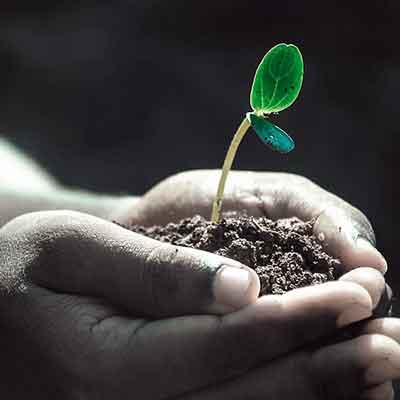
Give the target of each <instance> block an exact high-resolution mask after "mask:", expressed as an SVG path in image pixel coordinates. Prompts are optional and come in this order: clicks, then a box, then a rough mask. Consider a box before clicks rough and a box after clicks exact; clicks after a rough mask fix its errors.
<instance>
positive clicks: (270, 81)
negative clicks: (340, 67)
mask: <svg viewBox="0 0 400 400" xmlns="http://www.w3.org/2000/svg"><path fill="white" fill-rule="evenodd" d="M303 75H304V64H303V57H302V55H301V53H300V50H299V49H298V48H297V47H296V46H295V45H293V44H285V43H280V44H278V45H276V46H274V47H273V48H272V49H271V50H269V51H268V53H267V54H266V55H265V56H264V58H263V59H262V61H261V63H260V65H259V66H258V68H257V71H256V74H255V77H254V81H253V85H252V88H251V94H250V104H251V107H252V108H253V110H254V111H257V112H258V113H259V114H261V113H262V114H270V113H273V112H279V111H282V110H284V109H285V108H287V107H289V106H290V105H291V104H293V102H294V101H295V100H296V98H297V96H298V95H299V92H300V89H301V85H302V83H303Z"/></svg>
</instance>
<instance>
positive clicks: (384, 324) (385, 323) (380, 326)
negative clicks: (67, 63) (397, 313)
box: [361, 318, 400, 343]
mask: <svg viewBox="0 0 400 400" xmlns="http://www.w3.org/2000/svg"><path fill="white" fill-rule="evenodd" d="M361 333H363V334H373V333H377V334H381V335H385V336H388V337H390V338H391V339H393V340H395V341H396V342H397V343H400V319H399V318H377V319H373V320H371V321H368V322H367V323H365V324H363V327H362V329H361Z"/></svg>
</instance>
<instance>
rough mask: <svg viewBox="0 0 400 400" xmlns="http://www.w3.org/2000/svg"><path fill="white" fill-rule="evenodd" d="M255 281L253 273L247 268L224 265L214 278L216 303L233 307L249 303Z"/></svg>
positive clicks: (236, 307)
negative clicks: (251, 288)
mask: <svg viewBox="0 0 400 400" xmlns="http://www.w3.org/2000/svg"><path fill="white" fill-rule="evenodd" d="M253 281H254V276H253V274H252V273H251V271H249V270H247V269H246V268H239V267H231V266H229V265H222V266H221V267H220V269H219V270H218V272H217V275H216V277H215V280H214V297H215V301H216V303H217V304H218V305H221V306H225V307H228V308H232V309H238V308H240V307H243V306H244V305H246V304H249V297H250V295H251V294H250V293H249V292H250V287H251V285H252V283H253Z"/></svg>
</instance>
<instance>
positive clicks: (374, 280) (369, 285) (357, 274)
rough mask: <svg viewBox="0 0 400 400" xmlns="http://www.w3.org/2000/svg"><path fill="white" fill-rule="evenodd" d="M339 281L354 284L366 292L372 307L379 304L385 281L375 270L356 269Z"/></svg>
mask: <svg viewBox="0 0 400 400" xmlns="http://www.w3.org/2000/svg"><path fill="white" fill-rule="evenodd" d="M339 280H340V281H344V282H354V283H357V284H359V285H360V286H362V287H363V288H364V289H365V290H367V291H368V293H369V295H370V296H371V299H372V307H373V308H374V309H375V308H376V307H377V305H378V304H379V302H380V300H381V297H382V294H383V293H384V291H385V289H386V284H385V279H384V278H383V276H382V274H380V273H379V272H378V271H377V270H376V269H373V268H356V269H354V270H352V271H350V272H347V273H346V274H344V275H342V276H341V277H340V278H339Z"/></svg>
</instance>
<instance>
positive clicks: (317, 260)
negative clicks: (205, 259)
mask: <svg viewBox="0 0 400 400" xmlns="http://www.w3.org/2000/svg"><path fill="white" fill-rule="evenodd" d="M313 226H314V221H313V220H311V221H307V222H303V221H301V220H299V219H298V218H287V219H280V220H277V221H272V220H270V219H267V218H265V217H260V218H254V217H248V216H239V217H238V216H235V217H226V218H223V219H221V221H220V222H219V223H218V224H214V223H211V222H210V221H207V220H205V219H204V218H203V217H200V216H194V217H192V218H187V219H184V220H182V221H180V222H179V223H169V224H168V225H166V226H153V227H148V228H146V227H143V226H138V225H132V226H125V228H127V229H130V230H131V231H134V232H137V233H140V234H143V235H146V236H148V237H151V238H154V239H157V240H160V241H162V242H167V243H172V244H175V245H179V246H186V247H192V248H195V249H200V250H206V251H209V252H212V253H215V254H219V255H222V256H226V257H229V258H233V259H235V260H237V261H240V262H241V263H243V264H245V265H247V266H249V267H251V268H253V269H254V270H255V271H256V272H257V274H258V275H259V277H260V281H261V293H260V295H263V294H283V293H285V292H287V291H289V290H292V289H295V288H299V287H303V286H309V285H316V284H320V283H324V282H327V281H333V280H336V279H338V278H339V276H340V275H341V274H342V271H343V266H342V265H341V264H340V262H339V261H338V260H337V259H335V258H333V257H332V256H330V255H329V254H328V253H326V252H325V251H324V249H323V247H322V242H321V241H320V240H319V239H318V238H317V237H315V236H314V235H313Z"/></svg>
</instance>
